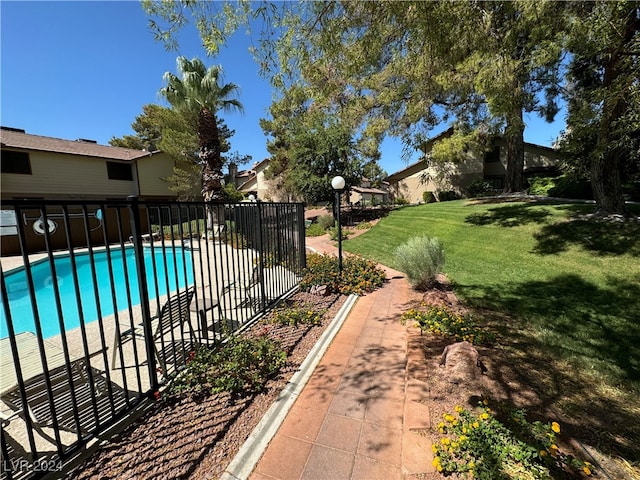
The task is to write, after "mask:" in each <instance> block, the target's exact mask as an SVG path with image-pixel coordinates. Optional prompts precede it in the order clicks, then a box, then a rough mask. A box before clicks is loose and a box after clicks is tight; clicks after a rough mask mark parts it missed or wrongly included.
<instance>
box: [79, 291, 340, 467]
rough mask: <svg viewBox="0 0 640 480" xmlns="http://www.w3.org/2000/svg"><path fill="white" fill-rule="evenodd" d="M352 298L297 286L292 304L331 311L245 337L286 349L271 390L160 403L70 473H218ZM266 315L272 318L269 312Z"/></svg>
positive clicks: (256, 329) (259, 329) (263, 327)
mask: <svg viewBox="0 0 640 480" xmlns="http://www.w3.org/2000/svg"><path fill="white" fill-rule="evenodd" d="M345 299H346V297H344V296H340V295H328V296H324V297H321V296H318V295H312V294H309V293H303V292H298V293H296V294H294V296H293V297H292V298H291V302H304V303H306V304H312V305H313V309H314V310H318V309H327V311H326V313H325V315H324V317H323V320H322V323H321V325H316V326H309V325H299V326H297V327H296V326H280V325H275V324H269V323H266V322H259V323H257V324H256V325H255V326H254V327H252V328H251V329H250V330H249V332H247V335H252V336H255V335H261V334H265V333H267V334H268V335H269V336H270V337H272V338H276V339H278V340H279V341H280V342H281V345H282V347H283V349H284V350H285V351H287V354H288V357H287V364H286V366H285V367H284V368H283V369H282V370H281V371H280V373H279V375H278V377H276V378H274V379H272V380H270V381H269V382H268V383H267V386H266V388H265V390H264V391H263V392H261V393H259V394H256V395H253V396H248V397H242V398H238V397H232V396H231V395H229V394H227V393H221V394H216V395H210V396H207V397H204V398H191V397H187V398H182V399H180V400H179V401H167V402H165V401H163V400H160V401H158V402H157V403H156V404H155V405H154V406H153V408H152V409H151V410H150V411H149V412H147V413H146V414H145V415H144V416H143V417H142V418H141V419H140V420H139V421H137V422H136V423H135V424H134V425H132V426H130V427H128V428H127V429H126V430H125V431H123V432H122V433H120V434H118V435H117V436H116V437H114V438H112V439H111V440H110V441H109V443H108V444H107V445H106V446H104V447H103V448H101V449H100V450H99V451H97V452H96V453H95V454H94V455H93V456H92V457H91V458H89V459H88V460H86V461H85V462H84V463H83V464H82V465H80V466H79V467H78V468H76V469H75V470H74V471H73V472H72V473H71V474H70V475H68V477H67V478H69V479H78V480H80V479H82V480H87V479H93V480H98V479H100V480H108V479H124V478H126V479H159V478H172V479H173V478H189V479H194V480H199V479H212V478H218V477H219V476H220V475H221V474H222V473H223V472H224V470H225V469H226V467H227V465H228V464H229V463H230V462H231V460H232V459H233V458H234V456H235V455H236V453H237V452H238V450H239V449H240V447H241V446H242V445H243V444H244V442H245V440H246V439H247V438H248V436H249V434H250V433H251V432H252V431H253V429H254V428H255V426H256V425H257V424H258V422H259V421H260V420H261V418H262V417H263V415H264V414H265V413H266V411H267V410H268V409H269V407H270V406H271V404H272V403H273V401H274V400H275V399H276V398H277V396H278V395H279V394H280V392H281V391H282V389H283V388H284V387H285V385H286V384H287V382H288V381H289V379H290V378H291V376H292V375H293V374H294V373H295V372H296V371H297V370H298V369H299V367H300V365H301V364H302V362H303V361H304V360H305V358H306V357H307V354H308V353H309V351H310V350H311V348H313V346H314V345H315V344H316V342H317V341H318V339H319V338H320V336H321V335H322V333H323V332H324V331H325V330H326V328H327V326H328V325H329V323H330V322H331V320H333V318H334V317H335V316H336V314H337V312H338V310H339V309H340V307H341V306H342V304H343V303H344V301H345ZM267 320H268V318H267Z"/></svg>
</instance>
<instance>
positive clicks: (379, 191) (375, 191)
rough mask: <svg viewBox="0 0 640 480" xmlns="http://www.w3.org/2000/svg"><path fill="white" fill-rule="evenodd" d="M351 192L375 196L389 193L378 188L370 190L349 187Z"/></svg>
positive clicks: (367, 188)
mask: <svg viewBox="0 0 640 480" xmlns="http://www.w3.org/2000/svg"><path fill="white" fill-rule="evenodd" d="M351 190H353V191H354V192H358V193H371V194H376V195H386V194H387V193H389V192H385V191H384V190H380V189H379V188H371V187H351Z"/></svg>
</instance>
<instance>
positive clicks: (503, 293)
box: [343, 200, 640, 453]
mask: <svg viewBox="0 0 640 480" xmlns="http://www.w3.org/2000/svg"><path fill="white" fill-rule="evenodd" d="M592 211H593V206H589V205H584V204H581V205H574V204H558V205H541V204H532V203H490V204H475V205H474V204H470V203H469V202H467V201H463V200H461V201H454V202H443V203H436V204H428V205H421V206H412V207H405V208H403V209H400V210H396V211H394V212H392V213H391V214H390V215H389V216H388V217H386V218H384V219H382V220H381V221H380V222H379V223H378V224H377V225H376V226H375V227H374V228H372V229H371V230H370V231H368V232H366V233H365V234H363V235H360V236H358V237H356V238H354V239H352V240H347V241H345V242H344V244H343V245H344V249H345V250H346V251H349V252H352V253H357V254H360V255H363V256H365V257H368V258H372V259H374V260H376V261H379V262H381V263H383V264H385V265H388V266H391V267H395V263H394V253H393V252H394V250H395V248H396V247H397V246H398V245H401V244H402V243H404V242H405V241H406V240H407V239H408V238H410V237H412V236H417V235H429V236H433V237H437V238H439V239H440V240H441V241H442V242H443V244H444V248H445V255H446V263H445V269H444V270H445V273H446V274H447V276H448V277H449V279H450V280H451V281H452V283H453V284H454V288H455V292H456V294H458V296H459V297H460V298H462V299H463V300H464V301H465V303H466V304H467V305H469V306H472V307H474V308H475V309H477V311H481V312H485V314H486V315H487V316H488V317H493V318H494V321H495V319H496V318H500V319H501V321H502V322H503V323H505V324H504V325H502V327H504V330H503V331H504V332H507V331H508V332H509V335H511V336H518V337H522V342H521V343H519V346H520V348H526V349H529V348H531V352H532V353H533V352H534V351H535V352H538V353H540V354H541V355H542V356H543V357H546V358H548V361H549V375H550V377H552V376H553V375H556V374H557V375H556V376H557V377H558V379H566V382H567V383H566V384H565V386H563V385H555V386H554V387H553V388H555V389H556V390H558V391H559V392H556V396H557V397H560V396H562V395H563V392H561V390H562V389H563V388H564V389H566V390H567V391H569V390H571V393H572V394H574V397H576V396H577V397H581V398H584V399H586V398H587V397H589V398H590V401H596V402H602V405H601V407H602V408H601V410H600V412H599V413H594V412H593V411H592V410H593V409H592V408H591V407H593V406H587V405H581V404H580V403H581V400H579V399H578V400H576V398H574V399H573V400H567V399H565V400H566V401H565V403H564V404H562V402H560V403H561V404H562V405H561V407H562V408H564V410H565V411H569V410H572V409H574V411H572V412H568V413H575V414H578V413H585V412H589V414H599V415H602V416H603V417H604V416H606V413H607V409H610V408H614V409H616V408H617V407H616V406H615V405H619V408H618V410H617V411H616V414H617V415H618V416H617V417H616V418H617V421H618V422H620V423H621V424H625V423H626V422H627V421H628V422H630V423H632V424H635V425H636V427H632V431H629V432H628V435H632V436H633V435H640V428H638V427H637V425H638V424H640V422H638V415H640V400H638V396H639V395H638V394H639V393H640V223H637V222H635V223H629V222H628V223H626V224H620V223H617V224H616V223H596V222H591V221H587V220H584V219H581V218H580V217H577V216H578V215H581V214H584V213H590V212H592ZM396 268H397V267H396ZM515 348H518V347H517V346H516V347H515ZM519 353H520V354H524V355H525V356H526V353H527V352H519ZM554 369H557V372H554V371H553V370H554ZM552 383H561V382H560V381H559V382H555V381H552ZM581 385H582V386H581ZM545 388H546V387H545ZM576 402H577V403H576ZM584 402H585V403H586V400H584ZM611 402H613V403H611ZM614 403H615V405H614ZM601 423H602V424H603V425H605V426H606V419H605V418H602V419H601ZM623 426H624V425H623ZM630 440H633V441H634V442H636V443H637V442H638V441H639V439H638V437H636V438H635V439H633V438H632V439H630ZM619 447H620V446H619ZM620 448H621V449H624V448H623V446H622V447H620ZM632 450H634V451H635V448H632ZM636 453H640V452H637V451H636Z"/></svg>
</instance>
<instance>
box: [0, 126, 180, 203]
mask: <svg viewBox="0 0 640 480" xmlns="http://www.w3.org/2000/svg"><path fill="white" fill-rule="evenodd" d="M0 142H1V146H2V153H1V162H0V164H1V179H2V191H1V192H2V199H22V198H33V199H46V200H72V199H73V200H91V199H102V200H104V199H123V198H126V197H128V196H129V195H137V196H139V197H140V198H141V199H155V200H159V199H175V197H176V195H175V193H173V192H172V191H171V190H169V186H170V184H169V183H168V182H166V181H165V180H164V178H166V177H168V176H169V175H171V174H172V173H173V166H174V162H173V160H172V159H171V158H170V157H169V156H168V155H167V154H165V153H163V152H147V151H144V150H134V149H130V148H121V147H111V146H106V145H98V144H97V143H96V142H95V141H92V140H86V139H78V140H63V139H59V138H52V137H43V136H40V135H31V134H27V133H25V131H24V130H19V129H14V128H7V127H2V128H1V129H0Z"/></svg>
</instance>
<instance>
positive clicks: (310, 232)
mask: <svg viewBox="0 0 640 480" xmlns="http://www.w3.org/2000/svg"><path fill="white" fill-rule="evenodd" d="M325 233H326V232H325V230H324V228H322V226H321V225H319V224H317V223H312V224H311V225H309V227H307V229H306V230H305V235H306V236H307V237H319V236H320V235H324V234H325Z"/></svg>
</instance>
